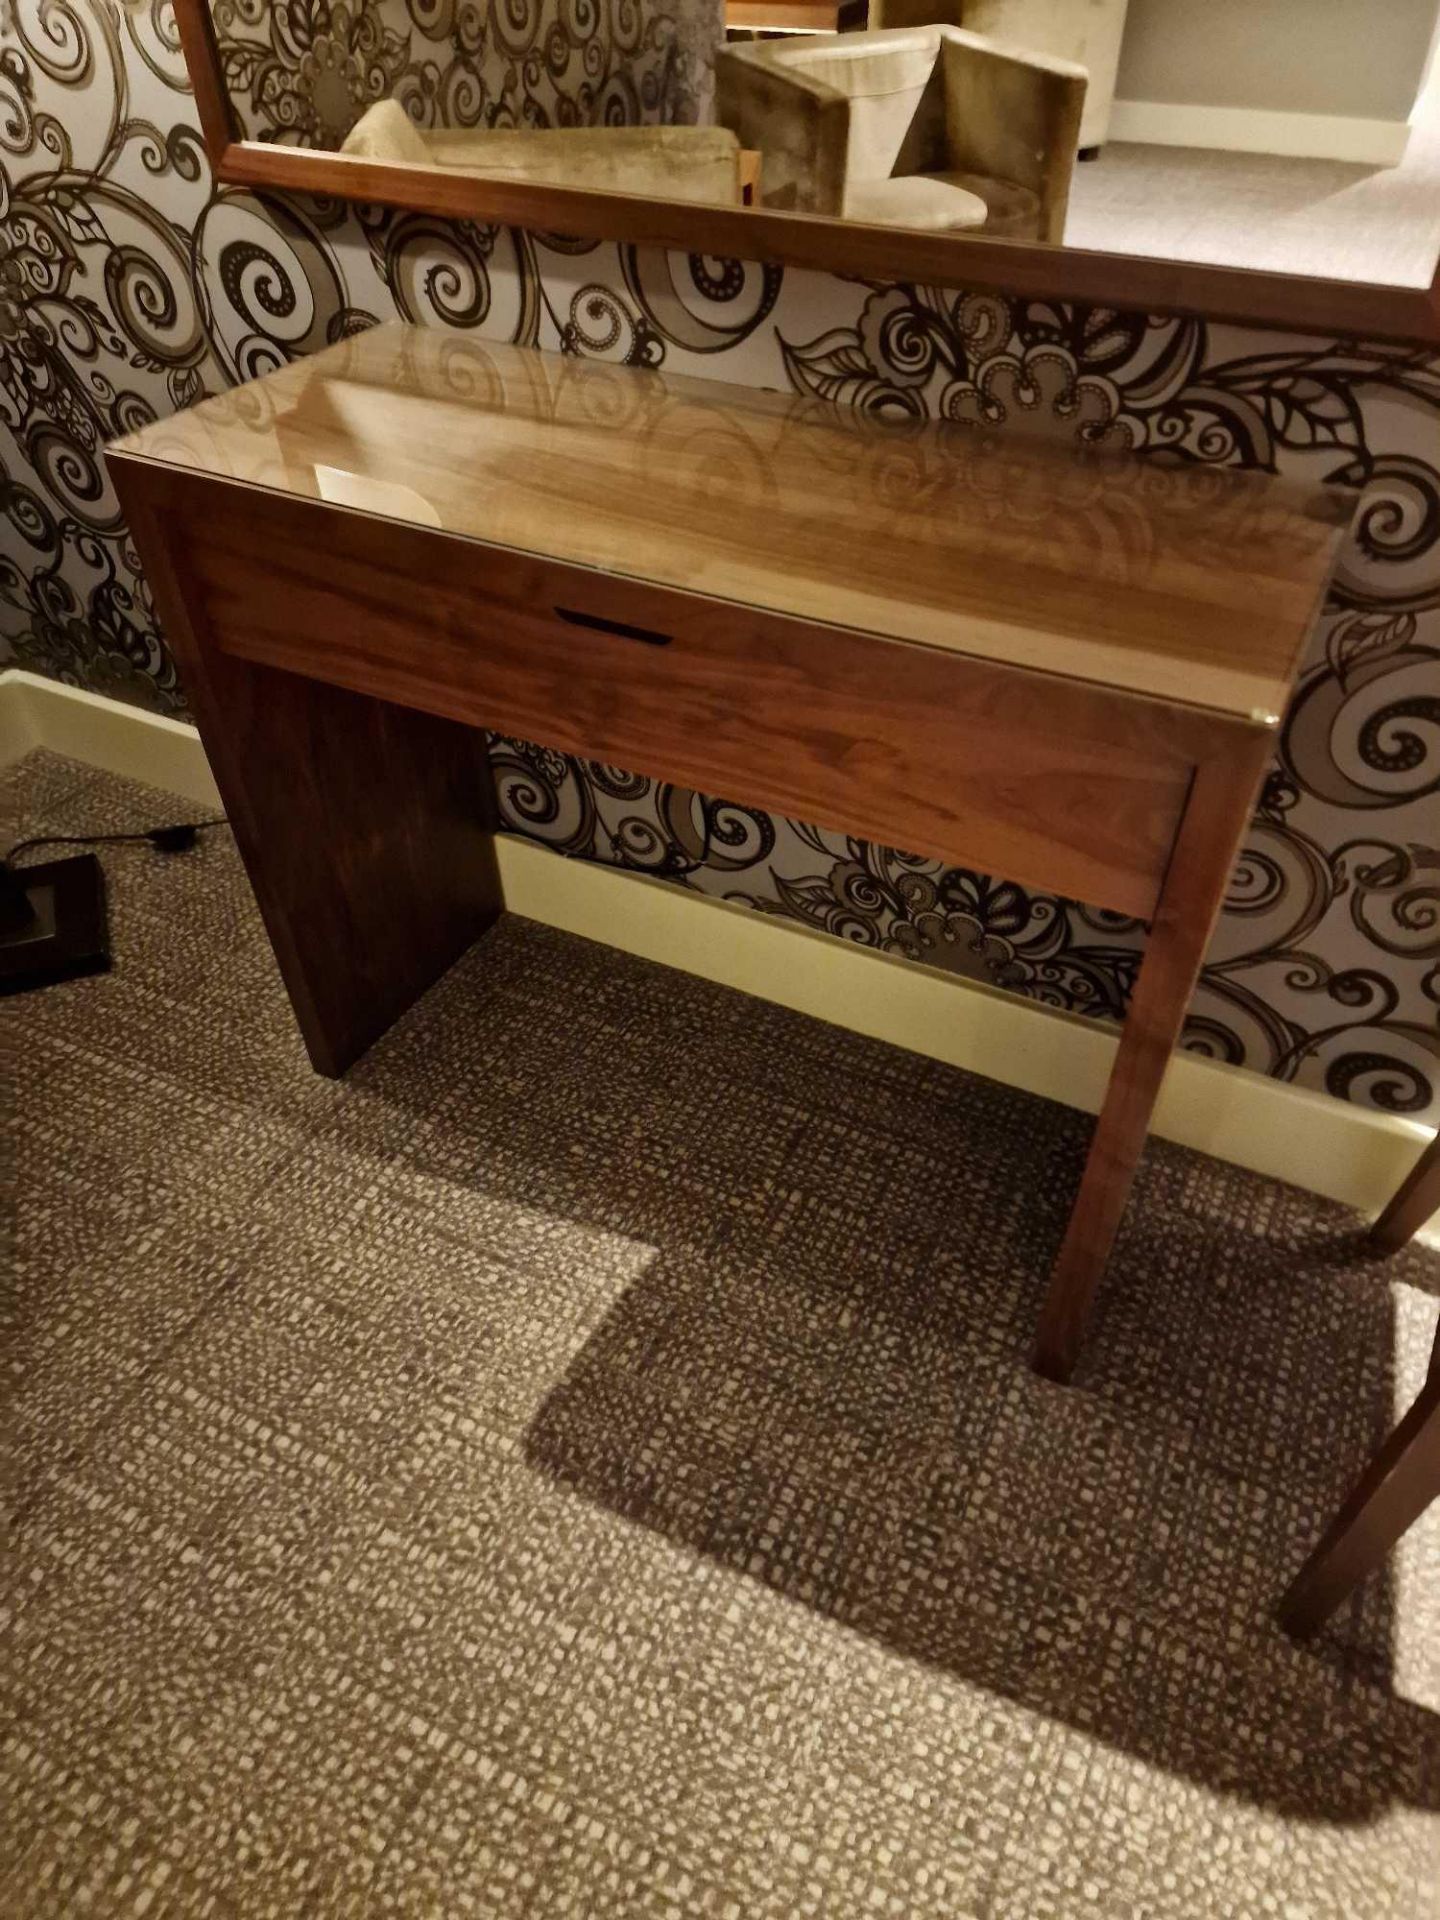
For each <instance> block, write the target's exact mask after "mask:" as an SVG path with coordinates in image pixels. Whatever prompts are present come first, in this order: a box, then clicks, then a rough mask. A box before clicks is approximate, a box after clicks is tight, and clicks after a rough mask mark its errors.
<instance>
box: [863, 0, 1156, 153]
mask: <svg viewBox="0 0 1440 1920" xmlns="http://www.w3.org/2000/svg"><path fill="white" fill-rule="evenodd" d="M1129 4H1130V0H870V14H869V24H870V25H871V26H872V27H877V28H886V27H963V28H964V29H965V31H966V32H967V33H983V34H985V35H986V36H987V38H989V39H991V40H999V41H1001V42H1003V43H1004V44H1005V45H1006V46H1011V47H1025V48H1027V49H1028V50H1029V51H1030V52H1031V53H1043V54H1048V55H1049V56H1050V58H1052V59H1055V60H1076V61H1078V62H1079V64H1080V65H1081V66H1082V67H1084V69H1085V72H1086V74H1087V76H1088V78H1089V82H1090V84H1089V87H1088V88H1087V90H1086V94H1085V113H1084V116H1083V118H1082V119H1081V122H1080V150H1081V152H1082V153H1084V152H1089V151H1090V150H1091V149H1093V148H1096V147H1102V146H1104V144H1105V136H1106V134H1107V133H1108V132H1109V130H1110V107H1111V103H1112V102H1113V100H1114V98H1115V75H1116V72H1117V70H1118V68H1119V65H1120V42H1121V40H1122V39H1123V37H1124V34H1125V12H1126V9H1127V7H1128V6H1129Z"/></svg>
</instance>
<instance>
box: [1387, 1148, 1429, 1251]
mask: <svg viewBox="0 0 1440 1920" xmlns="http://www.w3.org/2000/svg"><path fill="white" fill-rule="evenodd" d="M1432 1213H1440V1134H1436V1136H1435V1138H1434V1139H1433V1140H1432V1141H1431V1142H1430V1144H1429V1146H1428V1147H1426V1148H1425V1150H1424V1151H1423V1152H1422V1153H1421V1155H1420V1158H1419V1159H1418V1160H1417V1161H1416V1162H1415V1165H1414V1166H1413V1167H1412V1168H1411V1169H1410V1172H1409V1173H1408V1174H1407V1175H1406V1177H1405V1179H1404V1180H1402V1181H1401V1183H1400V1186H1399V1187H1398V1189H1397V1190H1396V1192H1395V1194H1394V1196H1393V1198H1392V1199H1391V1201H1390V1204H1389V1205H1388V1206H1387V1207H1386V1208H1385V1210H1384V1212H1383V1213H1382V1214H1381V1215H1380V1217H1379V1219H1378V1220H1377V1221H1376V1222H1375V1224H1374V1226H1372V1227H1371V1229H1370V1239H1371V1242H1372V1243H1373V1244H1374V1245H1375V1246H1377V1247H1381V1248H1383V1249H1384V1250H1385V1252H1386V1253H1393V1252H1394V1251H1395V1249H1396V1248H1397V1247H1403V1246H1404V1244H1405V1242H1406V1241H1407V1240H1410V1239H1413V1237H1414V1236H1415V1235H1416V1234H1417V1233H1418V1232H1419V1231H1420V1229H1421V1227H1423V1226H1424V1225H1425V1222H1426V1221H1427V1220H1428V1219H1429V1218H1430V1216H1431V1214H1432Z"/></svg>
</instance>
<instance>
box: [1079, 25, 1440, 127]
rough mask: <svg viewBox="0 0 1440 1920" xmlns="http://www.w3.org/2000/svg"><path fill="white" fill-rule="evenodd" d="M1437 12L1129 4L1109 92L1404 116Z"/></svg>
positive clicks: (1201, 103)
mask: <svg viewBox="0 0 1440 1920" xmlns="http://www.w3.org/2000/svg"><path fill="white" fill-rule="evenodd" d="M1435 16H1436V3H1435V0H1198V4H1197V0H1130V7H1129V13H1128V15H1127V18H1126V26H1125V40H1124V44H1123V47H1122V49H1121V54H1120V74H1119V80H1118V82H1117V87H1116V91H1117V94H1118V95H1119V97H1120V98H1122V99H1125V100H1165V101H1173V102H1176V103H1180V104H1187V105H1196V106H1209V107H1252V108H1262V109H1266V110H1269V111H1272V112H1279V113H1324V114H1342V115H1354V116H1356V117H1358V118H1361V119H1374V120H1406V119H1408V118H1409V116H1410V109H1411V107H1412V106H1413V105H1414V103H1415V95H1416V92H1417V90H1418V88H1419V85H1420V80H1421V76H1422V74H1423V72H1424V68H1425V57H1426V52H1427V49H1428V48H1429V45H1430V39H1431V35H1432V34H1433V33H1434V31H1435Z"/></svg>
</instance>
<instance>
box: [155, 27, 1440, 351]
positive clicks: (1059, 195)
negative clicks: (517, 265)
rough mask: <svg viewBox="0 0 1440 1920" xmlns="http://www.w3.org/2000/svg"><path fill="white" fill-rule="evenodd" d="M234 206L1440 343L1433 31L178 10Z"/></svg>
mask: <svg viewBox="0 0 1440 1920" xmlns="http://www.w3.org/2000/svg"><path fill="white" fill-rule="evenodd" d="M176 13H177V18H178V20H179V24H180V28H181V34H182V38H183V42H184V46H185V53H186V58H187V62H188V64H189V67H190V73H191V78H192V81H193V82H194V85H195V90H196V96H197V101H198V105H199V108H200V113H201V120H202V126H203V129H204V133H205V138H206V144H207V147H208V148H209V149H210V152H211V157H212V160H213V161H214V163H215V166H216V169H217V172H218V174H219V176H220V178H221V179H223V180H227V181H233V182H236V183H240V184H246V185H250V186H253V187H257V188H265V187H272V188H285V189H290V190H297V191H309V192H314V193H321V194H334V195H339V196H341V197H343V198H347V199H353V200H363V201H372V202H379V203H382V204H391V205H400V206H407V207H413V208H416V209H418V210H421V211H427V212H432V213H437V214H441V215H447V216H450V217H458V218H471V219H483V220H489V221H497V222H506V223H509V224H512V225H516V226H523V227H528V228H530V229H532V230H536V231H547V232H558V233H565V234H569V235H574V236H576V237H579V238H595V239H614V240H633V241H637V242H641V243H649V244H653V245H659V246H666V247H673V248H679V249H683V250H685V251H687V252H690V253H694V254H701V255H707V256H719V257H725V258H737V259H773V260H778V261H783V262H787V263H791V264H798V265H805V266H813V267H820V268H825V269H828V270H831V271H837V272H842V273H854V274H864V275H866V276H871V277H877V278H879V277H893V278H899V279H911V280H924V281H927V282H930V283H933V284H939V285H944V284H948V283H956V282H964V283H967V284H973V285H977V286H986V285H989V286H995V287H1000V288H1004V289H1006V290H1009V291H1013V292H1018V293H1025V292H1041V291H1043V292H1045V293H1047V294H1050V295H1060V296H1070V297H1074V298H1077V299H1099V300H1102V301H1104V302H1105V303H1106V304H1115V305H1128V306H1138V307H1144V306H1153V307H1159V308H1169V309H1179V310H1182V311H1183V310H1187V309H1189V310H1195V311H1204V312H1206V313H1208V314H1210V315H1212V316H1217V317H1233V318H1237V319H1247V320H1258V321H1262V322H1265V321H1270V322H1278V323H1281V324H1292V325H1295V326H1302V327H1303V326H1311V327H1316V328H1323V329H1325V330H1326V331H1334V332H1355V333H1363V334H1364V335H1365V336H1366V337H1370V338H1374V337H1377V336H1378V337H1386V336H1388V337H1394V338H1399V339H1411V340H1418V341H1434V340H1436V339H1437V338H1440V292H1437V288H1440V277H1437V263H1440V61H1437V59H1436V45H1437V39H1440V0H1207V3H1206V4H1205V5H1203V6H1201V5H1197V4H1195V0H176Z"/></svg>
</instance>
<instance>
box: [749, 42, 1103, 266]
mask: <svg viewBox="0 0 1440 1920" xmlns="http://www.w3.org/2000/svg"><path fill="white" fill-rule="evenodd" d="M715 83H716V111H717V113H718V116H719V119H720V122H721V125H722V126H726V127H730V128H732V129H733V130H734V132H735V133H736V134H737V135H738V137H739V140H740V144H741V145H742V146H743V147H747V148H758V149H759V150H760V153H761V156H762V158H761V168H760V195H761V201H762V204H763V205H765V206H767V207H776V208H790V209H794V210H795V211H797V212H802V213H828V214H833V215H838V216H839V217H841V218H843V219H848V220H864V221H868V222H873V223H875V224H877V225H881V226H898V227H914V228H918V229H922V230H926V231H930V232H966V231H969V232H982V231H983V232H985V233H991V234H1003V235H1008V236H1011V237H1014V238H1018V239H1026V240H1057V241H1058V240H1060V239H1061V238H1062V237H1063V235H1064V231H1065V209H1066V205H1067V202H1068V200H1069V197H1070V179H1071V175H1072V173H1073V171H1074V166H1075V152H1076V148H1077V146H1078V144H1079V130H1080V119H1081V114H1082V112H1083V109H1084V102H1085V70H1084V68H1083V67H1079V66H1076V65H1074V64H1073V62H1070V61H1066V60H1052V59H1048V58H1046V57H1045V56H1043V55H1040V54H1030V53H1024V52H1021V51H1019V50H1018V49H1016V48H1013V47H1001V46H997V45H996V44H995V43H994V42H993V41H989V40H986V39H983V38H982V37H981V36H980V35H979V34H975V33H966V32H964V31H962V30H961V29H959V28H956V27H910V28H906V29H903V30H901V31H899V32H892V33H845V34H839V35H834V36H830V35H827V36H825V37H823V38H818V39H806V40H780V41H766V42H762V43H760V44H759V45H757V46H737V47H727V48H725V49H723V50H722V52H721V53H720V54H719V56H718V57H717V59H716V63H715Z"/></svg>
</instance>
